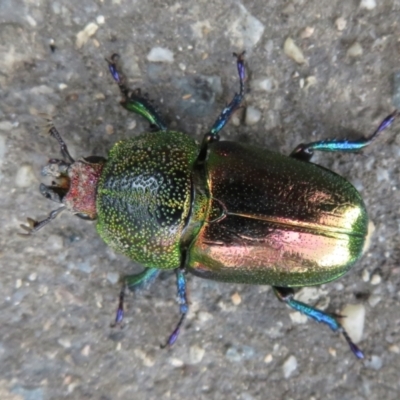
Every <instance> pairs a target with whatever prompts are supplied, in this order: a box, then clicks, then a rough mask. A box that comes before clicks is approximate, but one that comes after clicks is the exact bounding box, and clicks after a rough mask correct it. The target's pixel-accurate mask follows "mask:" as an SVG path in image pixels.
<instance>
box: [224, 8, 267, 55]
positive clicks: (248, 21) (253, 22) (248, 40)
mask: <svg viewBox="0 0 400 400" xmlns="http://www.w3.org/2000/svg"><path fill="white" fill-rule="evenodd" d="M239 7H240V13H239V17H238V18H237V19H236V20H235V21H232V23H230V24H229V26H228V30H227V37H229V38H230V39H231V42H232V45H233V46H234V47H236V48H238V49H246V50H247V51H249V50H251V49H252V48H253V47H254V46H255V45H256V44H257V43H258V42H259V41H260V39H261V37H262V35H263V33H264V29H265V26H264V25H263V24H262V23H261V22H260V21H259V20H258V19H257V18H256V17H253V16H252V15H251V14H250V13H249V12H248V11H247V10H246V8H245V7H244V6H243V5H241V4H239Z"/></svg>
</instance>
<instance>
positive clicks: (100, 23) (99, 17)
mask: <svg viewBox="0 0 400 400" xmlns="http://www.w3.org/2000/svg"><path fill="white" fill-rule="evenodd" d="M105 21H106V19H105V18H104V15H98V16H97V17H96V22H97V23H98V24H99V25H103V24H104V22H105Z"/></svg>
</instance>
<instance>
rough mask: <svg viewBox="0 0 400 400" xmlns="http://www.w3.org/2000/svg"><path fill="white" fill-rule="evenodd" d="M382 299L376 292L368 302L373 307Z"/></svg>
mask: <svg viewBox="0 0 400 400" xmlns="http://www.w3.org/2000/svg"><path fill="white" fill-rule="evenodd" d="M381 300H382V297H381V296H378V295H376V294H373V295H372V296H370V297H369V299H368V304H369V305H370V306H371V307H375V306H376V305H377V304H378V303H379V302H380V301H381Z"/></svg>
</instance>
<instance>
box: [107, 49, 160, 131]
mask: <svg viewBox="0 0 400 400" xmlns="http://www.w3.org/2000/svg"><path fill="white" fill-rule="evenodd" d="M118 60H119V55H118V54H113V55H112V56H111V57H110V59H109V60H107V59H106V61H107V63H108V69H109V71H110V73H111V75H112V77H113V79H114V81H115V82H116V83H117V84H118V86H119V89H120V91H121V94H122V96H123V99H122V101H121V105H122V106H123V107H124V108H125V109H126V110H128V111H131V112H134V113H136V114H139V115H141V116H142V117H143V118H145V119H146V120H147V121H149V122H150V126H151V127H154V128H155V130H158V131H166V130H167V125H166V124H165V122H164V120H163V118H162V117H161V116H160V115H159V113H158V111H157V110H156V109H155V107H154V106H153V105H152V104H151V103H150V101H149V100H148V99H147V98H146V97H144V96H142V95H141V93H140V89H136V90H133V91H132V90H130V89H129V87H128V85H127V84H126V78H125V75H124V74H123V73H122V71H121V69H120V67H119V65H118Z"/></svg>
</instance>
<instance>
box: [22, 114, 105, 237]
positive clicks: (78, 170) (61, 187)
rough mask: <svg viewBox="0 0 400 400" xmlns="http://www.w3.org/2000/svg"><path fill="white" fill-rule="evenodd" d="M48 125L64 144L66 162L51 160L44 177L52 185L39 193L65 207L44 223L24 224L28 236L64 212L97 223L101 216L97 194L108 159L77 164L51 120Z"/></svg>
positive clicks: (41, 189)
mask: <svg viewBox="0 0 400 400" xmlns="http://www.w3.org/2000/svg"><path fill="white" fill-rule="evenodd" d="M47 122H48V126H47V128H48V132H49V134H50V136H52V137H54V138H55V139H57V141H58V143H59V145H60V148H61V154H62V156H63V160H59V159H51V160H49V163H48V164H47V165H46V166H45V167H44V168H43V169H42V175H43V176H46V177H50V178H51V184H50V185H45V184H43V183H41V184H40V186H39V190H40V193H41V194H42V195H43V196H44V197H46V198H47V199H50V200H53V201H54V202H56V203H60V204H61V207H59V208H58V209H56V210H54V211H52V212H51V213H50V214H49V216H48V217H47V218H46V219H44V220H42V221H35V220H34V219H32V218H28V225H21V227H22V228H23V229H24V230H26V231H27V233H26V234H25V235H30V234H31V233H34V232H37V231H38V230H40V229H41V228H43V226H45V225H47V224H48V223H49V222H50V221H52V220H53V219H54V218H56V217H57V215H59V214H60V213H61V212H62V211H64V210H68V211H70V212H71V213H73V214H75V215H76V216H78V217H80V218H83V219H88V220H94V219H96V217H97V212H96V191H97V185H98V181H99V178H100V175H101V172H102V170H103V166H104V163H105V161H106V160H105V158H103V157H97V156H90V157H86V158H82V159H80V160H77V161H75V160H74V159H73V158H72V157H71V155H70V154H69V152H68V148H67V145H66V144H65V142H64V141H63V140H62V138H61V136H60V134H59V133H58V131H57V129H56V128H55V127H54V125H53V124H52V122H51V119H48V120H47Z"/></svg>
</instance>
